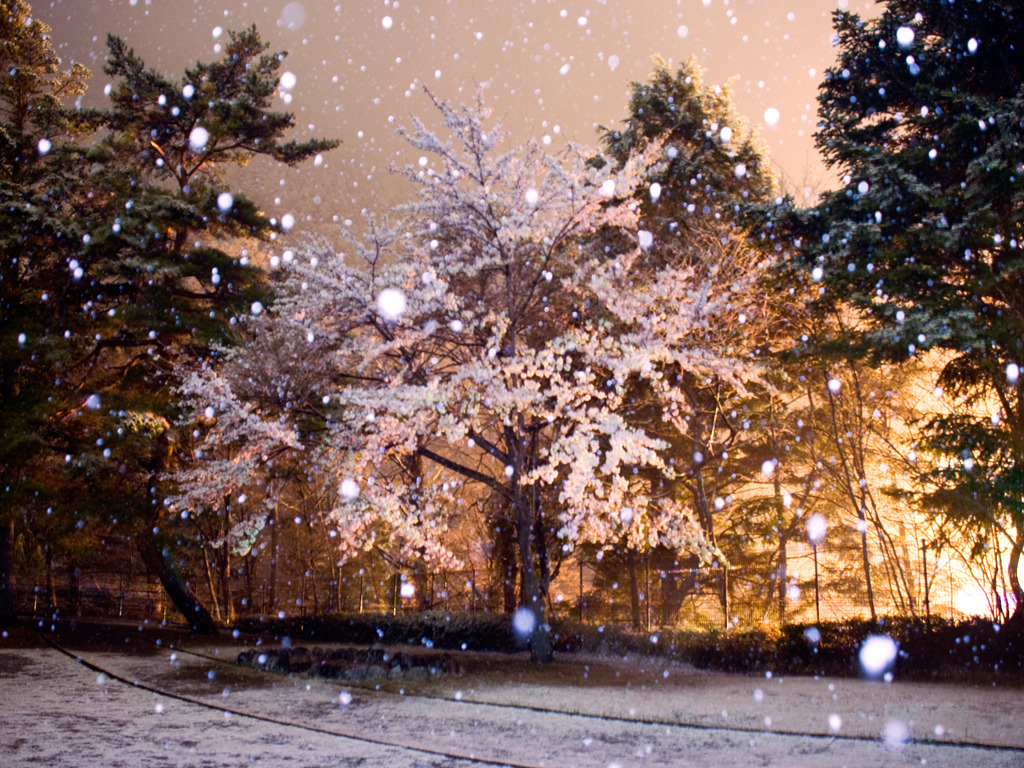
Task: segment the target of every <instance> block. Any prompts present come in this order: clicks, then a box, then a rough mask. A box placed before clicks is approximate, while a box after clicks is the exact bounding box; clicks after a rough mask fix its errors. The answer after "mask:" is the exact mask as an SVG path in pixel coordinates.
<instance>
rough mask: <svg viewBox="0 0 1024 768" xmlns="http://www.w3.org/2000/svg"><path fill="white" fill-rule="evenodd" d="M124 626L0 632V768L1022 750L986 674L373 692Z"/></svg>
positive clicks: (505, 677)
mask: <svg viewBox="0 0 1024 768" xmlns="http://www.w3.org/2000/svg"><path fill="white" fill-rule="evenodd" d="M122 634H123V635H124V636H123V637H121V638H120V639H117V638H115V637H114V636H108V637H107V638H106V639H105V640H104V642H103V643H88V644H87V643H83V642H80V641H79V642H76V641H74V640H73V639H71V638H68V637H63V638H61V639H60V643H61V645H62V646H63V647H64V648H66V649H72V650H73V656H75V657H77V659H76V658H73V657H72V656H68V655H65V654H64V653H62V652H61V651H60V650H57V649H55V648H53V647H50V646H48V645H46V644H45V643H43V642H41V641H40V639H39V638H38V637H37V636H34V635H32V634H30V633H24V632H16V633H11V634H10V635H8V636H7V637H4V638H2V639H0V721H2V722H3V728H2V729H0V755H2V756H3V757H2V758H0V764H2V765H4V766H10V767H13V766H28V765H46V766H53V767H54V768H64V767H67V768H71V767H72V766H75V767H78V766H112V767H116V766H139V765H144V766H222V765H224V766H226V765H243V764H246V765H248V764H259V765H264V766H273V767H274V768H277V767H278V766H280V767H281V768H284V767H286V766H328V765H330V766H349V765H386V766H399V767H401V766H450V767H452V768H462V766H473V765H514V766H531V767H532V766H538V767H539V766H558V767H559V768H562V767H563V766H594V767H595V768H609V767H610V766H619V767H620V768H625V767H626V766H731V765H737V766H740V765H743V766H747V765H757V764H760V765H780V766H781V765H785V766H814V768H829V767H830V766H836V767H837V768H838V766H851V767H852V766H883V765H885V766H910V765H957V766H1004V765H1005V766H1020V765H1021V764H1024V733H1022V732H1021V730H1020V728H1019V721H1018V719H1017V715H1018V713H1019V700H1020V691H1019V690H1018V689H1015V688H1009V687H1001V686H999V685H996V686H985V687H980V686H966V685H963V686H962V685H940V684H922V683H903V682H899V680H898V679H897V680H896V681H894V682H892V683H876V682H868V681H862V680H853V679H824V678H822V679H813V678H797V677H773V678H765V677H757V678H755V677H744V676H739V675H725V674H716V673H708V672H700V671H695V670H693V669H690V668H688V667H685V666H681V665H675V664H673V665H666V664H665V663H664V662H659V661H657V660H654V659H651V658H644V659H632V658H630V659H621V658H615V659H606V658H597V657H586V658H580V657H561V658H560V659H559V660H557V661H556V662H555V663H554V664H551V665H546V666H543V667H536V666H532V665H530V664H529V663H528V662H526V661H525V660H524V659H521V658H509V657H497V656H484V655H473V656H468V657H466V658H465V660H464V668H465V671H464V672H463V673H462V674H460V675H457V676H449V677H442V678H437V679H435V680H429V681H422V682H415V683H412V682H405V683H403V681H402V680H393V681H384V682H382V683H380V684H379V689H378V688H377V687H375V686H374V685H369V686H368V687H353V686H352V685H351V684H345V683H342V682H338V681H325V680H319V679H312V678H307V677H305V676H302V675H296V676H291V677H287V676H283V675H277V674H270V673H261V672H257V671H253V670H249V669H243V668H239V667H236V666H234V665H233V664H231V663H230V662H231V661H232V660H233V659H234V658H235V656H236V654H237V652H238V645H239V642H240V641H234V642H233V641H231V640H230V639H228V640H224V641H222V642H218V643H216V644H203V643H197V642H195V641H188V640H182V639H181V638H167V639H165V640H164V642H162V644H161V645H160V646H157V645H154V644H152V643H150V642H146V641H142V640H140V636H141V635H140V633H138V632H136V633H135V636H133V634H132V632H131V631H129V630H124V631H123V633H122ZM147 634H149V636H150V637H153V635H152V633H148V631H147ZM169 645H174V646H175V647H173V648H171V647H168V646H169ZM193 652H194V653H198V654H202V655H194V653H193ZM206 657H210V658H206ZM211 658H213V659H217V658H222V659H225V660H226V661H227V662H228V663H220V662H217V661H212V660H211ZM101 670H102V671H101ZM123 681H127V682H123ZM965 743H966V744H969V745H970V746H964V744H965Z"/></svg>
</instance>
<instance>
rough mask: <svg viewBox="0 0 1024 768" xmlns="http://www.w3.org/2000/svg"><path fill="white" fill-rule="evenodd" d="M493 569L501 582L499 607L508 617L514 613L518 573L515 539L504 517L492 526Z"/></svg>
mask: <svg viewBox="0 0 1024 768" xmlns="http://www.w3.org/2000/svg"><path fill="white" fill-rule="evenodd" d="M493 530H494V549H493V551H492V555H491V556H492V557H493V558H494V568H495V570H496V571H497V573H498V578H499V580H500V581H501V607H502V610H503V611H504V612H505V613H506V614H507V615H509V616H511V615H512V614H513V613H515V612H516V607H517V601H516V582H517V581H518V580H519V572H518V567H517V564H516V547H515V537H514V536H513V535H512V526H511V525H510V524H509V521H508V519H507V518H506V517H504V516H501V517H499V518H497V521H496V523H495V524H494V528H493Z"/></svg>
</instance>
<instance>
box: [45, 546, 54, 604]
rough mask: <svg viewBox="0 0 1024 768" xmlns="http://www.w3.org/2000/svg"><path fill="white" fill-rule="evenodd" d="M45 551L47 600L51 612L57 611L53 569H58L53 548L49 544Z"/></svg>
mask: <svg viewBox="0 0 1024 768" xmlns="http://www.w3.org/2000/svg"><path fill="white" fill-rule="evenodd" d="M43 551H44V553H45V559H46V599H47V605H49V608H50V610H51V611H56V610H57V584H56V582H55V581H54V580H53V569H54V568H55V567H56V566H55V565H54V562H53V547H51V546H50V545H49V544H47V545H46V546H45V547H44V548H43Z"/></svg>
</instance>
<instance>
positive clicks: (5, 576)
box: [0, 517, 18, 627]
mask: <svg viewBox="0 0 1024 768" xmlns="http://www.w3.org/2000/svg"><path fill="white" fill-rule="evenodd" d="M17 621H18V609H17V605H16V604H15V601H14V518H13V517H12V518H11V519H10V520H7V521H4V522H3V523H0V626H3V627H12V626H14V625H15V624H16V623H17Z"/></svg>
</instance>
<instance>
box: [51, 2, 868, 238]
mask: <svg viewBox="0 0 1024 768" xmlns="http://www.w3.org/2000/svg"><path fill="white" fill-rule="evenodd" d="M837 6H838V7H848V8H850V9H851V10H855V11H857V12H860V13H862V14H870V13H871V9H872V8H873V3H870V2H868V1H867V0H848V1H847V0H841V1H839V0H643V2H625V1H623V0H619V1H617V0H556V1H555V2H551V1H550V0H446V1H442V0H400V2H394V1H392V0H380V1H379V2H353V0H341V1H340V2H339V1H338V0H275V1H274V2H263V1H261V2H247V1H245V0H224V2H209V0H53V2H49V3H46V2H37V3H35V4H34V6H33V8H34V12H35V14H36V15H37V17H38V18H40V19H41V20H42V21H44V22H46V23H47V24H49V25H50V26H51V27H53V39H54V43H55V45H56V47H57V50H58V53H59V55H60V56H61V57H62V59H63V63H64V66H68V65H69V64H70V62H71V61H81V62H83V63H85V64H86V65H87V66H88V67H90V68H91V69H92V71H93V80H92V82H91V86H90V91H89V94H88V96H87V99H86V103H88V104H94V105H95V104H101V103H102V102H103V99H104V96H103V89H104V85H105V84H106V83H107V82H108V80H107V78H106V76H105V75H104V74H103V72H102V62H103V57H104V55H105V53H106V45H105V40H106V35H107V33H108V32H112V33H114V34H117V35H119V36H121V37H122V38H124V39H125V40H126V41H127V42H128V44H129V45H131V46H132V47H133V48H134V49H135V51H136V53H138V54H139V55H140V56H141V57H142V58H143V60H144V61H145V62H146V63H147V64H148V65H149V66H152V67H155V68H157V69H159V70H161V71H162V72H164V73H165V74H173V75H174V78H175V80H177V79H178V78H180V76H181V74H182V70H183V68H184V66H186V65H187V64H188V63H191V62H194V61H196V60H206V61H209V60H213V59H215V58H216V57H217V55H218V51H217V46H218V43H219V42H224V41H225V40H226V30H228V29H242V28H244V27H247V26H248V25H250V24H252V23H255V24H256V25H257V28H258V29H259V30H260V32H261V34H262V36H263V38H264V39H265V40H267V41H268V42H270V44H271V48H272V50H275V51H279V50H286V51H288V57H287V58H286V59H285V63H284V67H283V70H282V71H288V72H291V73H293V74H294V75H295V85H294V87H293V88H292V89H291V90H290V91H289V92H286V93H284V94H283V98H281V99H279V102H278V106H279V107H280V109H283V110H288V111H292V112H294V113H295V116H296V124H297V130H296V131H295V132H294V136H293V137H294V138H298V139H302V138H308V137H312V136H323V137H330V138H340V139H341V140H342V142H343V143H342V145H341V146H340V147H339V148H338V149H336V150H334V151H333V152H331V153H329V154H328V155H326V156H325V158H324V161H323V162H322V163H321V164H319V165H314V164H313V163H306V164H305V165H303V166H301V167H300V168H299V169H297V170H290V169H287V168H280V167H277V166H276V165H272V164H269V163H265V164H254V167H253V168H252V169H251V170H248V171H246V176H245V179H244V181H242V182H241V183H242V185H243V186H244V188H245V189H246V190H247V192H248V193H249V195H250V197H253V198H254V199H256V200H257V201H258V202H259V203H260V205H261V206H262V207H263V208H264V209H265V210H266V211H267V212H268V213H269V214H270V215H274V216H281V215H283V214H285V213H292V214H294V215H295V216H296V218H297V219H298V220H299V224H298V225H297V227H296V230H297V231H298V230H302V229H307V230H314V231H322V232H324V233H328V231H329V230H330V229H332V228H333V225H331V224H330V222H331V221H332V220H336V221H344V220H346V219H350V218H354V217H358V213H359V210H360V209H361V208H363V207H368V208H371V209H373V210H378V211H379V210H383V209H386V208H388V207H390V206H392V205H394V204H395V203H398V202H402V201H403V200H404V199H406V198H407V196H408V188H407V186H406V184H407V183H406V182H405V181H404V180H402V179H399V178H397V177H396V176H394V175H392V174H391V173H389V169H390V168H392V167H394V166H399V165H404V164H406V163H414V162H416V160H417V155H416V153H415V152H414V151H413V150H412V149H411V148H408V147H405V146H404V145H403V144H402V142H401V140H400V139H399V138H398V137H397V136H396V131H395V129H396V126H398V125H408V124H409V123H410V122H411V120H410V116H411V115H413V114H417V115H426V114H429V113H430V112H431V110H432V107H431V105H430V103H429V100H428V98H427V97H426V95H425V94H423V93H422V91H421V86H423V85H426V86H428V87H429V88H430V89H431V91H432V92H434V93H435V94H436V95H437V96H438V97H440V98H443V99H449V100H453V101H456V102H458V101H470V100H472V98H473V97H474V94H475V90H476V84H477V83H485V82H486V83H489V87H488V89H487V91H486V100H487V103H488V104H489V105H490V106H491V107H493V108H494V111H495V114H496V115H497V116H498V117H500V118H501V120H502V122H503V124H504V126H505V127H506V128H508V129H509V130H510V131H512V134H513V137H512V138H513V141H517V140H522V139H524V138H526V137H527V136H531V135H532V136H534V137H537V138H543V137H545V136H549V137H550V141H551V147H552V148H553V149H557V147H558V145H559V144H560V143H561V142H563V141H564V140H565V139H571V140H573V141H577V142H580V143H583V144H588V145H596V144H597V134H596V132H595V126H597V125H605V126H609V127H614V126H616V125H618V124H619V121H620V120H621V119H622V118H623V117H624V116H625V114H626V104H627V99H628V93H629V83H630V82H631V81H642V80H645V79H646V78H647V76H648V74H649V73H650V71H651V69H652V63H651V57H652V56H653V55H654V54H660V55H661V56H663V57H664V58H666V59H668V60H669V61H670V62H672V63H674V64H678V63H680V62H682V61H685V60H686V59H688V58H689V57H690V56H696V57H697V60H698V61H699V63H700V64H701V65H702V66H704V67H705V68H706V69H707V73H706V78H705V82H706V83H707V84H724V83H725V82H726V81H727V80H728V79H730V78H733V77H735V78H736V80H735V83H734V85H733V89H734V93H735V96H736V100H737V103H738V106H739V109H740V111H741V112H742V113H743V114H744V115H746V116H747V118H748V119H749V120H750V122H751V124H752V125H754V126H756V127H757V128H758V130H759V131H760V133H761V135H762V136H763V138H764V139H765V140H766V141H767V142H768V145H769V147H770V150H771V156H772V159H773V162H774V163H775V164H776V165H777V166H778V168H779V170H780V171H781V173H782V175H783V178H784V184H785V186H786V188H787V190H788V191H791V192H792V193H794V194H795V195H797V196H798V197H800V196H802V195H803V194H806V192H807V191H809V190H814V189H821V188H824V186H826V185H828V184H829V177H828V175H827V174H826V172H825V171H824V170H823V169H822V167H821V164H820V161H819V159H818V158H817V154H816V152H815V150H814V146H813V140H812V133H813V130H814V123H815V121H816V103H815V94H816V91H817V86H818V83H819V81H820V80H821V76H822V73H823V72H824V70H825V68H826V67H827V66H829V65H830V64H831V63H832V62H833V58H834V55H835V51H834V49H833V48H832V41H831V38H832V29H831V21H830V14H831V11H832V10H833V9H834V8H836V7H837ZM286 100H287V101H286ZM775 110H777V113H774V111H775ZM775 114H777V122H775V123H774V124H773V117H774V115H775Z"/></svg>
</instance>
